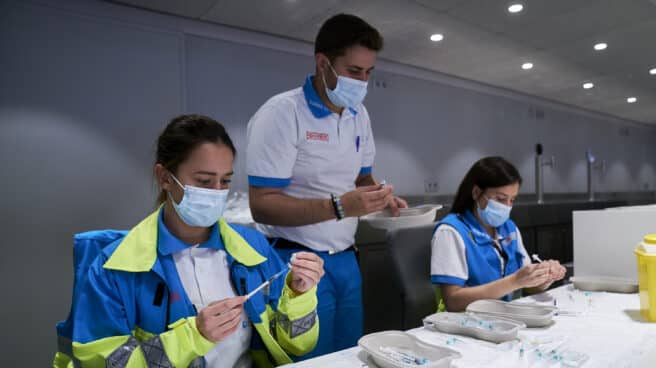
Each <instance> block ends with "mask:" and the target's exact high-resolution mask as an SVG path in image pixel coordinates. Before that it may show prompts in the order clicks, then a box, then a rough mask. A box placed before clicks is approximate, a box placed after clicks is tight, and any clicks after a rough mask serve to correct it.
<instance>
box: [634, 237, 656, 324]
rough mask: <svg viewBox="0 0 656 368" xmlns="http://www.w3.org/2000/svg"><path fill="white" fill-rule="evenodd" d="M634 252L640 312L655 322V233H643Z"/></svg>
mask: <svg viewBox="0 0 656 368" xmlns="http://www.w3.org/2000/svg"><path fill="white" fill-rule="evenodd" d="M634 252H635V254H636V256H637V257H638V283H639V290H640V314H642V316H643V317H645V319H647V320H648V321H651V322H656V234H649V235H645V237H644V239H643V241H642V243H640V244H638V247H637V248H636V249H635V251H634Z"/></svg>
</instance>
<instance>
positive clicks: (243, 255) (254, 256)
mask: <svg viewBox="0 0 656 368" xmlns="http://www.w3.org/2000/svg"><path fill="white" fill-rule="evenodd" d="M219 231H220V233H221V238H222V239H223V244H224V246H225V248H226V251H227V252H228V253H230V255H231V256H232V257H233V258H234V259H236V260H237V261H238V262H239V263H241V264H243V265H246V266H249V267H251V266H255V265H258V264H260V263H262V262H264V261H266V260H267V259H266V257H263V256H262V255H261V254H260V253H258V252H257V251H256V250H255V249H253V247H251V245H250V244H248V242H247V241H246V240H244V238H242V236H241V235H239V233H238V232H236V231H235V229H233V228H232V227H231V226H230V225H228V223H227V222H225V220H224V219H223V218H220V219H219Z"/></svg>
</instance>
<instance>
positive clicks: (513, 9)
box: [508, 3, 524, 13]
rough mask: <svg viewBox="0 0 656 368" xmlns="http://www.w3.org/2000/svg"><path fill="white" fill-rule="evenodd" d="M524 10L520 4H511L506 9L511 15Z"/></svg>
mask: <svg viewBox="0 0 656 368" xmlns="http://www.w3.org/2000/svg"><path fill="white" fill-rule="evenodd" d="M522 10H524V5H522V4H519V3H518V4H511V5H510V6H509V7H508V11H509V12H511V13H519V12H520V11H522Z"/></svg>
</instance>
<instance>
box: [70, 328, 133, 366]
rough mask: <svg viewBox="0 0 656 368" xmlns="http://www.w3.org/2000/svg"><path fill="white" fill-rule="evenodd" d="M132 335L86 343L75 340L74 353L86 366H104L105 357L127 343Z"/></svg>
mask: <svg viewBox="0 0 656 368" xmlns="http://www.w3.org/2000/svg"><path fill="white" fill-rule="evenodd" d="M130 337H131V336H129V335H122V336H110V337H105V338H104V339H99V340H95V341H91V342H88V343H86V344H82V343H79V342H76V341H73V355H75V357H76V358H77V359H79V360H80V362H82V364H83V365H84V366H85V367H86V366H89V367H104V366H105V358H107V357H108V356H109V355H110V354H111V353H113V352H114V350H116V349H117V348H118V347H119V346H121V345H123V344H125V342H126V341H128V339H129V338H130ZM135 351H136V350H135ZM133 355H134V354H133Z"/></svg>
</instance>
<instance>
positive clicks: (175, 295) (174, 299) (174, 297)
mask: <svg viewBox="0 0 656 368" xmlns="http://www.w3.org/2000/svg"><path fill="white" fill-rule="evenodd" d="M169 292H170V294H171V303H175V302H177V301H179V300H180V293H178V292H177V291H175V290H169Z"/></svg>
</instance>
